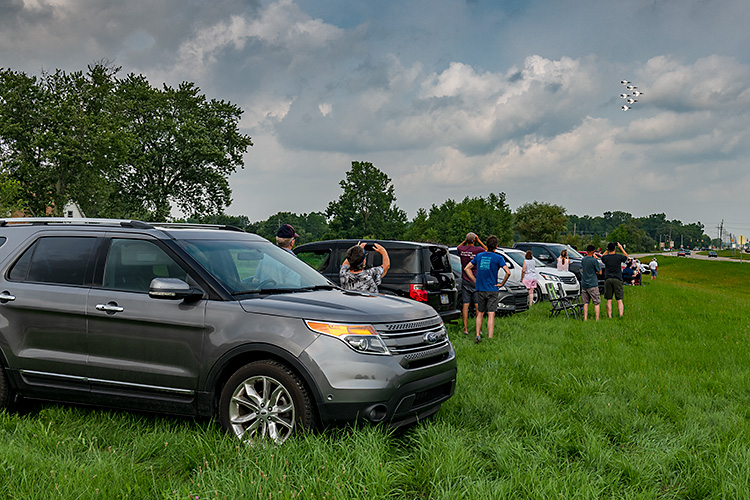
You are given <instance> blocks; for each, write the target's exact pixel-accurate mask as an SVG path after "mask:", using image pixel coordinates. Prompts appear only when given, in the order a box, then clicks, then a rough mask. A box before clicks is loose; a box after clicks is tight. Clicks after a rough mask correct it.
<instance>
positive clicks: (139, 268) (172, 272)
mask: <svg viewBox="0 0 750 500" xmlns="http://www.w3.org/2000/svg"><path fill="white" fill-rule="evenodd" d="M154 278H179V279H181V280H183V281H188V274H187V272H185V270H184V269H183V268H182V267H181V266H180V265H179V264H177V263H176V262H175V261H174V260H173V259H172V257H170V256H169V255H167V253H166V252H165V251H164V250H162V249H161V248H159V246H157V245H156V244H155V243H153V242H151V241H146V240H135V239H124V238H122V239H121V238H113V239H112V243H111V244H110V246H109V252H108V254H107V263H106V265H105V267H104V281H103V286H104V288H109V289H112V290H123V291H127V292H143V293H148V290H149V288H150V286H151V280H152V279H154Z"/></svg>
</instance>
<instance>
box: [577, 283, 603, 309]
mask: <svg viewBox="0 0 750 500" xmlns="http://www.w3.org/2000/svg"><path fill="white" fill-rule="evenodd" d="M581 299H583V303H584V304H588V303H589V301H591V302H593V303H594V305H595V306H598V305H599V304H601V303H602V298H601V296H600V295H599V287H598V286H595V287H594V288H584V289H583V290H581Z"/></svg>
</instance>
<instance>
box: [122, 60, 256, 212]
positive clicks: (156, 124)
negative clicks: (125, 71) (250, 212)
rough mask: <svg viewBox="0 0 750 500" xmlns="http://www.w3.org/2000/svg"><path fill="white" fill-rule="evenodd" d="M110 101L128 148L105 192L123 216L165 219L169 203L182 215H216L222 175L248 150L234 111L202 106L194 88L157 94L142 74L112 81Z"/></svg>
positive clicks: (224, 185) (216, 104)
mask: <svg viewBox="0 0 750 500" xmlns="http://www.w3.org/2000/svg"><path fill="white" fill-rule="evenodd" d="M118 102H119V105H120V110H119V111H120V113H121V115H122V116H123V118H124V120H125V122H124V124H123V125H124V130H123V133H125V134H126V140H127V143H128V154H127V157H126V163H125V164H124V165H122V166H121V169H120V171H119V172H118V176H117V178H114V179H110V181H111V182H112V183H113V184H114V185H115V186H116V189H115V190H114V192H113V194H115V196H116V197H117V198H118V201H119V205H120V206H121V207H122V208H123V209H124V210H125V211H126V212H127V211H129V212H133V213H135V214H137V215H140V214H145V217H147V218H149V219H153V220H165V219H166V218H168V217H169V214H170V211H171V206H172V204H173V203H174V204H175V205H177V206H178V207H179V208H180V209H181V210H182V211H183V212H185V213H189V214H197V215H200V214H203V215H208V214H218V213H221V211H222V209H223V208H224V207H225V206H227V205H229V204H230V203H231V190H230V188H229V181H228V176H229V175H230V174H232V173H234V172H235V171H236V170H237V168H242V166H243V162H242V155H243V154H244V153H245V151H247V148H248V147H249V146H252V141H251V140H250V137H249V136H247V135H244V134H240V133H239V130H238V122H239V118H240V116H241V115H242V110H241V109H240V108H239V107H238V106H235V105H233V104H231V103H228V102H225V101H217V100H214V99H212V100H208V99H206V97H205V96H203V95H202V94H200V93H199V89H198V88H197V87H195V85H194V84H192V83H188V82H184V83H182V84H180V85H179V87H178V88H177V89H172V88H170V87H167V86H166V85H165V86H164V87H163V89H162V90H157V89H155V88H153V87H151V85H150V84H149V83H148V82H147V81H146V78H145V77H144V76H142V75H138V76H136V75H133V74H131V75H129V76H128V77H127V78H126V79H125V80H123V81H121V82H120V85H119V88H118Z"/></svg>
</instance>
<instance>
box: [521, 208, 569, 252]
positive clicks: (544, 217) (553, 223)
mask: <svg viewBox="0 0 750 500" xmlns="http://www.w3.org/2000/svg"><path fill="white" fill-rule="evenodd" d="M514 221H515V226H516V230H517V231H518V232H519V233H520V235H521V237H522V238H523V239H525V240H529V241H545V242H556V241H557V240H558V238H559V237H560V233H562V232H563V231H564V230H565V228H566V225H567V222H568V219H567V217H566V216H565V209H564V208H563V207H561V206H559V205H552V204H550V203H540V202H538V201H534V202H532V203H526V204H524V205H521V206H520V207H518V209H516V213H515V214H514Z"/></svg>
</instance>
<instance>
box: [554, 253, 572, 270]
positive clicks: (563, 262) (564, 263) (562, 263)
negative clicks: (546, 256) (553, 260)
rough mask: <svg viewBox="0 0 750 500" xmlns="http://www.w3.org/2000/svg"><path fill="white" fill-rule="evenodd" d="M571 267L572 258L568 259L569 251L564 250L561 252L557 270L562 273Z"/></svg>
mask: <svg viewBox="0 0 750 500" xmlns="http://www.w3.org/2000/svg"><path fill="white" fill-rule="evenodd" d="M569 266H570V257H568V251H567V250H563V251H562V252H560V256H559V257H558V258H557V269H559V270H560V271H567V270H568V267H569Z"/></svg>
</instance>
